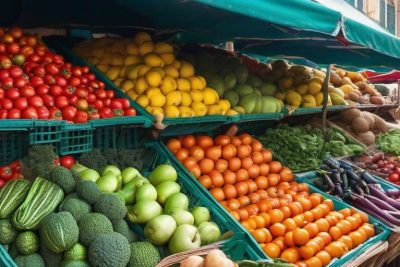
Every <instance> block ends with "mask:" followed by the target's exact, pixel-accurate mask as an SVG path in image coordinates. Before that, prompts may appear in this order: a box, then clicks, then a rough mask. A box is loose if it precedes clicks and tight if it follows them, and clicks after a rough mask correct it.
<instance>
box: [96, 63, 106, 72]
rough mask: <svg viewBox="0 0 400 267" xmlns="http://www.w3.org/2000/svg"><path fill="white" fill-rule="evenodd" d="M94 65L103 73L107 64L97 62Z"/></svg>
mask: <svg viewBox="0 0 400 267" xmlns="http://www.w3.org/2000/svg"><path fill="white" fill-rule="evenodd" d="M96 67H97V68H98V69H99V71H101V72H103V73H105V72H106V71H107V70H108V65H104V64H99V65H97V66H96Z"/></svg>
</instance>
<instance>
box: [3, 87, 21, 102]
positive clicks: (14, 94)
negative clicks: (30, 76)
mask: <svg viewBox="0 0 400 267" xmlns="http://www.w3.org/2000/svg"><path fill="white" fill-rule="evenodd" d="M19 96H20V94H19V90H18V89H17V88H10V89H8V90H6V97H8V98H9V99H11V100H14V99H17V98H18V97H19Z"/></svg>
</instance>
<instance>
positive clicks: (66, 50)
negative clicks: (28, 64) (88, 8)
mask: <svg viewBox="0 0 400 267" xmlns="http://www.w3.org/2000/svg"><path fill="white" fill-rule="evenodd" d="M44 40H45V42H46V44H47V45H48V46H49V47H51V48H53V49H54V50H56V51H57V52H58V53H60V54H62V55H63V56H64V57H66V58H67V59H68V60H70V61H71V62H72V63H74V64H77V65H87V66H89V67H90V70H91V71H92V72H93V73H94V74H95V75H96V77H97V78H98V79H99V80H101V81H103V82H104V83H105V84H106V86H107V87H108V88H112V89H113V90H114V91H115V93H116V94H117V95H118V96H119V97H125V98H127V96H126V95H125V94H124V93H123V91H122V90H121V89H120V88H118V87H117V86H116V85H115V84H114V83H113V82H112V81H111V80H110V79H108V78H107V77H106V76H105V75H104V74H103V73H101V72H100V71H99V70H98V69H97V68H96V67H95V66H93V65H92V64H89V63H87V62H86V61H85V60H83V59H82V58H80V57H78V56H76V55H74V54H73V53H72V52H71V50H70V48H71V47H72V46H73V44H74V42H76V41H77V39H73V38H68V37H65V36H51V37H47V38H45V39H44ZM129 101H130V103H131V105H132V106H133V107H134V108H135V109H136V110H137V112H138V113H139V114H140V115H142V116H144V117H146V119H147V120H149V122H150V124H151V123H153V122H155V118H154V116H153V115H151V114H150V113H148V112H147V111H146V110H145V109H144V108H142V107H141V106H140V105H139V104H137V103H136V102H135V101H133V100H132V99H130V98H129ZM238 119H239V117H238V116H224V115H207V116H196V117H190V118H164V119H163V121H162V123H163V124H164V125H166V126H173V127H166V128H165V129H164V130H163V131H162V132H161V135H163V136H173V135H178V134H185V133H187V134H188V133H193V132H195V131H207V130H214V129H216V128H218V127H220V126H222V125H224V124H227V123H232V122H235V121H237V120H238Z"/></svg>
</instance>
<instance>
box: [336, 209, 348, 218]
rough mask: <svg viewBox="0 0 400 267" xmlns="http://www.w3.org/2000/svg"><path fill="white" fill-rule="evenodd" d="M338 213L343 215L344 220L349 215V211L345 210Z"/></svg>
mask: <svg viewBox="0 0 400 267" xmlns="http://www.w3.org/2000/svg"><path fill="white" fill-rule="evenodd" d="M339 213H341V214H343V216H344V217H345V218H347V217H349V216H350V215H351V209H349V208H345V209H342V210H339Z"/></svg>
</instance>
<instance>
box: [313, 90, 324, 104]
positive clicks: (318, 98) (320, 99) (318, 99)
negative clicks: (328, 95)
mask: <svg viewBox="0 0 400 267" xmlns="http://www.w3.org/2000/svg"><path fill="white" fill-rule="evenodd" d="M314 97H315V102H316V104H317V106H320V105H322V102H323V101H324V94H323V93H322V92H319V93H318V94H316V95H314Z"/></svg>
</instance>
